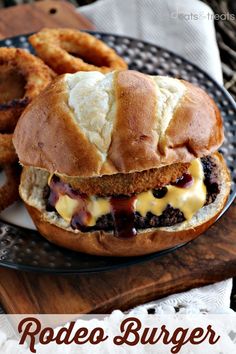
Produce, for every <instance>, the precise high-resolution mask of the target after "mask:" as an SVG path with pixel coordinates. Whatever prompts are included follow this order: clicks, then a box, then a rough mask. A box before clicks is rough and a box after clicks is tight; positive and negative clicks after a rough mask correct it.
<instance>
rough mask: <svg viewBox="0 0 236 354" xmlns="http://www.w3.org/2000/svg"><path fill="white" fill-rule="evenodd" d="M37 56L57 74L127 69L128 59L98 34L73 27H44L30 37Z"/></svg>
mask: <svg viewBox="0 0 236 354" xmlns="http://www.w3.org/2000/svg"><path fill="white" fill-rule="evenodd" d="M29 42H30V43H31V45H32V46H33V47H34V49H35V51H36V53H37V55H38V56H39V57H40V58H41V59H42V60H43V61H44V62H45V63H46V64H47V65H48V66H50V67H51V68H52V69H53V70H54V71H55V72H56V73H58V74H64V73H74V72H76V71H100V72H102V73H106V72H109V71H113V70H115V69H126V68H127V64H126V62H125V61H124V60H123V59H122V58H121V57H120V56H119V55H118V54H117V53H116V52H115V51H114V50H113V49H111V48H110V47H108V46H107V45H106V44H105V43H104V42H102V41H100V40H99V39H97V38H96V37H94V36H92V35H90V34H88V33H85V32H80V31H77V30H73V29H67V28H62V29H47V28H45V29H43V30H42V31H40V32H38V33H36V34H34V35H32V36H31V37H29Z"/></svg>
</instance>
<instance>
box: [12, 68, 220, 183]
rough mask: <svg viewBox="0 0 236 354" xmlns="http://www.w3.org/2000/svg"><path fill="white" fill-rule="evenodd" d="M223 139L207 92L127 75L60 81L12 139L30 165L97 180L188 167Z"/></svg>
mask: <svg viewBox="0 0 236 354" xmlns="http://www.w3.org/2000/svg"><path fill="white" fill-rule="evenodd" d="M223 137H224V136H223V127H222V120H221V116H220V112H219V110H218V108H217V106H216V104H215V103H214V101H213V100H212V99H211V98H210V97H209V96H208V95H207V94H206V93H205V92H204V91H203V90H202V89H200V88H198V87H196V86H194V85H192V84H190V83H188V82H186V81H183V80H178V79H173V78H170V77H163V76H149V75H145V74H141V73H139V72H136V71H130V70H124V71H116V72H112V73H109V74H106V75H104V74H102V73H99V72H78V73H75V74H66V75H63V76H60V77H58V78H57V79H56V80H55V81H54V82H53V83H52V84H51V85H50V86H48V88H47V89H46V90H45V91H44V92H42V93H41V94H40V95H39V96H38V97H37V98H36V99H35V100H34V101H33V102H32V103H31V104H30V105H29V106H28V107H27V109H26V110H25V111H24V113H23V114H22V116H21V118H20V120H19V122H18V124H17V127H16V130H15V133H14V138H13V142H14V145H15V148H16V152H17V154H18V156H19V159H20V162H21V163H22V164H23V165H25V166H34V167H39V168H43V169H46V170H48V171H49V172H50V173H54V172H57V173H58V174H64V175H68V176H78V177H92V176H102V175H105V174H106V175H111V174H115V173H129V172H135V171H143V170H147V169H151V168H159V167H161V166H165V165H170V164H173V163H176V162H189V161H191V160H192V159H194V158H197V157H201V156H204V155H208V154H210V153H212V152H214V151H215V150H217V148H218V147H219V146H220V145H221V143H222V141H223Z"/></svg>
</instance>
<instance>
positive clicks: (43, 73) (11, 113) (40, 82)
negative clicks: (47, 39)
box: [0, 47, 55, 132]
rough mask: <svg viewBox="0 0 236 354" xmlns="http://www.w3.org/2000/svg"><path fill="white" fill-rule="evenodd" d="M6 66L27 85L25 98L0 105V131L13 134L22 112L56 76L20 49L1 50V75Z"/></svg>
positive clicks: (32, 56)
mask: <svg viewBox="0 0 236 354" xmlns="http://www.w3.org/2000/svg"><path fill="white" fill-rule="evenodd" d="M6 66H7V67H8V68H12V70H15V71H16V72H19V73H20V74H21V75H22V77H23V78H24V80H25V83H26V84H25V87H24V89H25V93H24V96H23V97H21V98H16V99H12V100H11V101H10V102H1V103H0V131H7V132H12V131H13V130H14V128H15V125H16V123H17V120H18V119H19V117H20V115H21V113H22V111H23V110H24V109H25V107H26V106H27V105H28V103H29V102H30V101H31V100H32V99H33V98H34V97H36V96H37V95H38V94H39V93H40V92H41V91H42V90H43V89H44V88H45V87H46V86H47V85H48V84H49V83H50V82H51V80H52V78H53V76H54V75H55V74H54V73H53V72H52V70H51V69H50V68H48V67H47V66H46V65H45V64H44V63H43V62H42V60H41V59H39V58H36V57H35V56H34V55H32V54H30V53H28V52H27V51H25V50H23V49H18V48H5V47H2V48H0V75H1V68H2V67H6Z"/></svg>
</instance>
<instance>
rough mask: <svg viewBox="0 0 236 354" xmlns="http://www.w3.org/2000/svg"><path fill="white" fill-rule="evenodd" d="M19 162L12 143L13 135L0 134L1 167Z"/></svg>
mask: <svg viewBox="0 0 236 354" xmlns="http://www.w3.org/2000/svg"><path fill="white" fill-rule="evenodd" d="M15 161H17V155H16V151H15V148H14V146H13V143H12V134H0V165H4V164H9V163H13V162H15Z"/></svg>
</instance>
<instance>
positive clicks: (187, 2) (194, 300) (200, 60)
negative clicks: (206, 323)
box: [79, 0, 232, 312]
mask: <svg viewBox="0 0 236 354" xmlns="http://www.w3.org/2000/svg"><path fill="white" fill-rule="evenodd" d="M79 12H80V13H82V14H83V15H85V16H86V17H87V18H88V19H90V21H91V22H92V23H93V24H94V25H95V27H96V29H97V30H98V31H102V32H110V33H116V34H120V35H126V36H130V37H134V38H138V39H143V40H145V41H148V42H152V43H154V44H157V45H159V46H162V47H164V48H167V49H169V50H171V51H174V52H176V53H178V54H180V55H182V56H183V57H185V58H187V59H188V60H190V61H192V62H193V63H195V64H197V65H198V66H199V67H200V68H202V69H203V70H205V71H206V72H208V73H209V74H210V75H211V76H212V77H213V78H214V79H215V80H217V81H218V82H219V83H220V84H222V82H223V79H222V70H221V62H220V56H219V50H218V46H217V43H216V34H215V28H214V14H213V11H212V10H211V8H210V7H209V6H207V5H206V4H204V3H202V2H201V1H198V0H166V1H163V0H124V1H120V0H98V1H96V2H95V3H92V4H91V5H87V6H84V7H80V8H79ZM231 289H232V280H231V279H229V280H227V281H224V282H221V283H218V284H214V285H211V286H208V287H203V288H200V289H195V291H190V292H186V293H182V294H178V295H174V296H173V295H172V296H171V297H168V298H166V299H163V300H162V301H160V300H159V301H156V302H154V303H151V304H146V305H144V306H141V307H138V311H145V309H147V308H150V307H153V306H154V308H155V309H156V311H157V312H158V311H162V312H163V311H166V312H169V311H174V308H175V307H178V306H179V307H180V308H181V309H182V310H181V311H185V310H186V311H188V312H189V311H190V312H191V311H193V312H196V311H200V310H201V309H203V308H204V309H206V310H207V311H216V312H217V311H218V310H219V311H222V312H227V311H228V309H229V302H230V294H231ZM206 294H207V296H206ZM177 305H178V306H177Z"/></svg>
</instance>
